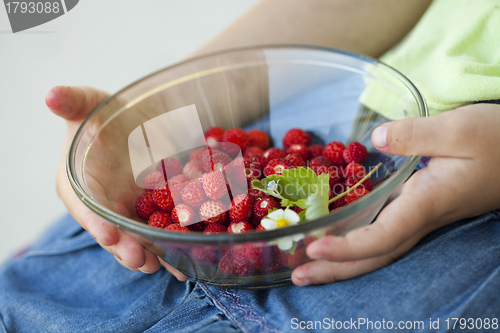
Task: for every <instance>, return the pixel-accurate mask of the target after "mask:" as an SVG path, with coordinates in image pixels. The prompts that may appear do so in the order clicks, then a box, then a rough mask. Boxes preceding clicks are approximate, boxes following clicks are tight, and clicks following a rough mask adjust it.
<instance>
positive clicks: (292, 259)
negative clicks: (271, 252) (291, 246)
mask: <svg viewBox="0 0 500 333" xmlns="http://www.w3.org/2000/svg"><path fill="white" fill-rule="evenodd" d="M275 253H276V257H277V258H276V260H277V261H278V262H280V263H281V264H282V265H283V266H287V267H288V268H290V269H294V268H295V267H297V266H299V265H300V264H302V263H304V262H305V260H306V259H307V256H306V252H305V247H302V248H300V249H299V248H297V249H296V250H295V252H294V253H293V254H291V253H288V252H281V251H279V250H278V251H276V252H275Z"/></svg>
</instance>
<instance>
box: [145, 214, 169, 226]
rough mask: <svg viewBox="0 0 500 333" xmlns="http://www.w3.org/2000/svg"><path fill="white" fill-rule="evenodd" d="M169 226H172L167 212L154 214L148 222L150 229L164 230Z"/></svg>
mask: <svg viewBox="0 0 500 333" xmlns="http://www.w3.org/2000/svg"><path fill="white" fill-rule="evenodd" d="M169 224H172V219H171V218H170V213H167V212H160V211H158V212H154V213H153V214H152V215H151V216H150V217H149V221H148V225H149V226H150V227H155V228H162V229H165V228H166V227H167V226H168V225H169Z"/></svg>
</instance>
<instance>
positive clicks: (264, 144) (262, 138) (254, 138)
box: [247, 129, 269, 149]
mask: <svg viewBox="0 0 500 333" xmlns="http://www.w3.org/2000/svg"><path fill="white" fill-rule="evenodd" d="M247 134H248V136H249V137H250V146H257V147H260V148H262V149H267V148H268V147H269V137H268V136H267V134H266V133H265V132H263V131H261V130H258V129H253V130H250V131H248V132H247Z"/></svg>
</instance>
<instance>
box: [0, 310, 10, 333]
mask: <svg viewBox="0 0 500 333" xmlns="http://www.w3.org/2000/svg"><path fill="white" fill-rule="evenodd" d="M0 333H9V332H7V327H5V323H4V322H3V319H2V315H1V314H0Z"/></svg>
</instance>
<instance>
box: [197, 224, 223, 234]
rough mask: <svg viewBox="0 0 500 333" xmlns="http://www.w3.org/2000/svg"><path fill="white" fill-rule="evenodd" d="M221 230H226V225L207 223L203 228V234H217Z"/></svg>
mask: <svg viewBox="0 0 500 333" xmlns="http://www.w3.org/2000/svg"><path fill="white" fill-rule="evenodd" d="M221 232H227V227H226V226H225V225H223V224H220V223H209V224H207V226H206V227H205V229H203V233H204V234H218V233H221Z"/></svg>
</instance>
